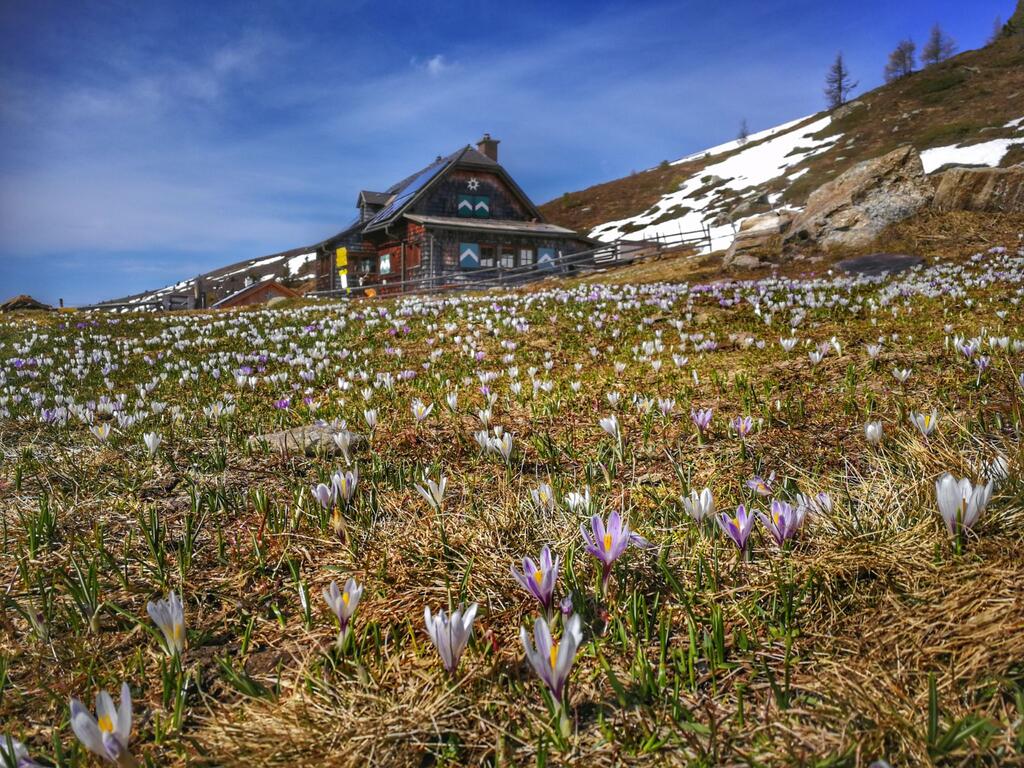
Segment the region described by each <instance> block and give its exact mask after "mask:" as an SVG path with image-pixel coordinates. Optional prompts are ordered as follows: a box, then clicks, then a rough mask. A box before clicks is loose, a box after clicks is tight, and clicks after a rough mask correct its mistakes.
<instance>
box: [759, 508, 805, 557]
mask: <svg viewBox="0 0 1024 768" xmlns="http://www.w3.org/2000/svg"><path fill="white" fill-rule="evenodd" d="M806 512H807V507H805V506H803V505H797V506H796V507H794V506H793V505H792V504H789V503H787V502H785V501H778V500H776V501H773V502H772V505H771V509H770V510H769V514H767V515H766V514H764V513H763V512H758V513H757V516H758V517H759V518H760V519H761V523H762V524H763V525H764V527H765V530H767V531H768V533H769V534H771V537H772V538H773V539H774V540H775V543H776V544H777V545H778V546H779V547H782V546H784V545H785V543H786V540H787V539H791V538H793V537H794V536H796V532H797V531H799V530H800V526H801V525H803V522H804V515H805V514H806Z"/></svg>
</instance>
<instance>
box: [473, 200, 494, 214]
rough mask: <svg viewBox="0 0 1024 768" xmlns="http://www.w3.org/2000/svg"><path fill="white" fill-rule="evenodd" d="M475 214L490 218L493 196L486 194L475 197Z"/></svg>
mask: <svg viewBox="0 0 1024 768" xmlns="http://www.w3.org/2000/svg"><path fill="white" fill-rule="evenodd" d="M473 215H474V216H475V217H476V218H478V219H487V218H490V216H491V198H489V197H484V196H477V197H475V198H473Z"/></svg>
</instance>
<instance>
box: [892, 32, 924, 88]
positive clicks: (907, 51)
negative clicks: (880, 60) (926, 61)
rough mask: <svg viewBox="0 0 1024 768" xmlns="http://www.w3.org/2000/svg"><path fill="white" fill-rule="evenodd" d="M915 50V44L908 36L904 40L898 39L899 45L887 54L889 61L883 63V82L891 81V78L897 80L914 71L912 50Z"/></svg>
mask: <svg viewBox="0 0 1024 768" xmlns="http://www.w3.org/2000/svg"><path fill="white" fill-rule="evenodd" d="M916 50H917V46H916V45H914V41H913V40H911V39H910V38H909V37H908V38H907V39H906V40H900V42H899V45H897V46H896V48H895V49H894V50H893V52H892V53H890V54H889V62H888V63H887V64H886V65H885V82H887V83H891V82H892V81H893V80H899V79H900V78H901V77H906V76H907V75H909V74H910V73H911V72H913V71H914V65H915V60H914V52H915V51H916Z"/></svg>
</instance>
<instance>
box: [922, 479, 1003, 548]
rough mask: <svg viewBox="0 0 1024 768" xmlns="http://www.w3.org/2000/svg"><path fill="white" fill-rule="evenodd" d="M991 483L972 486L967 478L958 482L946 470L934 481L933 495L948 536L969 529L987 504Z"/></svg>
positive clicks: (990, 495) (957, 534) (990, 494)
mask: <svg viewBox="0 0 1024 768" xmlns="http://www.w3.org/2000/svg"><path fill="white" fill-rule="evenodd" d="M992 488H993V483H992V481H991V480H989V481H988V482H987V483H985V485H979V486H977V487H974V486H973V485H972V484H971V481H970V480H968V479H967V478H964V479H963V480H960V481H959V482H958V481H957V479H956V478H955V477H953V476H952V475H951V474H949V473H948V472H946V473H943V475H942V477H940V478H939V479H938V480H936V481H935V496H936V500H937V502H938V505H939V514H940V515H942V519H943V521H945V523H946V528H947V529H948V530H949V534H950V536H955V537H959V535H960V534H961V533H962V532H963V531H967V530H970V529H971V528H972V527H973V526H974V524H975V523H976V522H978V518H980V517H981V514H982V513H983V512H984V511H985V507H987V506H988V501H989V499H990V498H991V497H992Z"/></svg>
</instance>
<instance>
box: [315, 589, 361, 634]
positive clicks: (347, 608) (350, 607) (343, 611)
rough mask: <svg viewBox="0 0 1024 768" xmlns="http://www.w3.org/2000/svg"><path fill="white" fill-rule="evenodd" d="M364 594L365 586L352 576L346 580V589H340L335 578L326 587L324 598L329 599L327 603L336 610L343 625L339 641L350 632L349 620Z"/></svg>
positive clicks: (339, 622)
mask: <svg viewBox="0 0 1024 768" xmlns="http://www.w3.org/2000/svg"><path fill="white" fill-rule="evenodd" d="M362 596H363V587H362V586H360V585H359V584H358V583H357V582H356V580H355V579H353V578H352V577H351V576H350V577H349V579H348V581H346V582H345V589H344V590H340V589H338V582H336V581H333V580H332V581H331V583H330V584H329V585H328V586H327V587H325V588H324V600H326V601H327V605H328V606H329V607H330V609H331V610H332V611H333V612H334V615H335V616H337V617H338V625H339V626H340V627H341V633H340V634H339V635H338V640H339V641H340V640H342V639H343V638H344V637H345V634H346V633H347V632H348V622H349V620H350V619H351V618H352V614H354V613H355V612H356V608H357V607H358V606H359V598H361V597H362Z"/></svg>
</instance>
